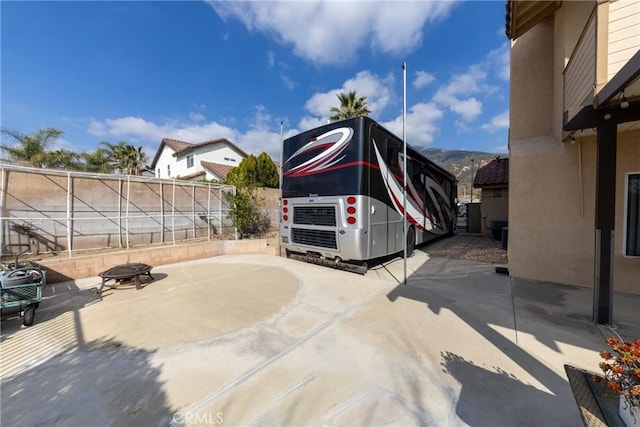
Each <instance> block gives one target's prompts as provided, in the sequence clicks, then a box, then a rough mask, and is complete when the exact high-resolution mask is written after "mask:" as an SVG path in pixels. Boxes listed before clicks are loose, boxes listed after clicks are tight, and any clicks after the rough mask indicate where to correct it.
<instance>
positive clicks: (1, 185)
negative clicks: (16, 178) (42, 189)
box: [0, 167, 7, 253]
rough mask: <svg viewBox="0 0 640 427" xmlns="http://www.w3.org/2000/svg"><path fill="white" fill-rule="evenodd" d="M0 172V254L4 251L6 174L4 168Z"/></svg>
mask: <svg viewBox="0 0 640 427" xmlns="http://www.w3.org/2000/svg"><path fill="white" fill-rule="evenodd" d="M0 170H1V171H2V177H1V178H0V253H2V251H3V250H4V243H5V239H4V238H5V235H4V217H5V215H4V211H5V208H6V207H7V206H6V202H5V198H6V194H7V184H6V178H7V173H6V172H5V170H4V167H0Z"/></svg>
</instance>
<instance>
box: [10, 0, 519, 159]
mask: <svg viewBox="0 0 640 427" xmlns="http://www.w3.org/2000/svg"><path fill="white" fill-rule="evenodd" d="M0 8H1V9H0V13H1V34H0V36H1V39H0V47H1V61H2V62H1V73H2V74H1V93H0V97H1V112H0V119H1V124H2V127H4V128H9V129H14V130H19V131H21V132H23V133H31V132H33V131H35V130H37V129H40V128H44V127H55V128H58V129H60V130H62V131H64V135H63V137H62V138H61V139H60V140H59V141H57V142H56V144H55V146H54V147H53V148H66V149H71V150H74V151H77V152H88V151H92V150H94V149H95V148H96V147H97V144H98V143H99V142H100V141H108V142H111V143H117V142H119V141H127V142H129V143H131V144H133V145H135V146H143V147H144V149H145V151H146V152H147V154H148V155H149V157H150V159H151V158H152V157H153V154H154V153H155V151H156V149H157V148H158V146H159V144H160V141H161V139H162V138H165V137H167V138H174V139H178V140H183V141H187V142H192V143H197V142H202V141H206V140H209V139H215V138H219V137H226V138H229V139H230V140H231V141H233V142H234V143H236V144H238V145H239V146H240V147H242V148H243V149H244V150H245V151H247V152H249V153H254V154H259V153H260V152H262V151H266V152H267V153H269V154H270V155H272V156H273V157H274V158H275V159H278V158H279V152H280V149H279V144H280V122H281V121H282V122H284V133H285V137H286V136H289V135H293V134H296V133H298V132H301V131H304V130H308V129H310V128H313V127H316V126H319V125H321V124H324V123H326V121H327V118H328V116H329V115H330V114H329V109H330V107H332V106H337V105H338V101H337V97H336V94H337V93H339V92H346V91H349V90H356V91H357V93H358V94H359V95H364V96H367V100H368V103H369V107H370V109H371V110H372V112H371V114H370V116H371V117H373V118H374V119H376V120H377V121H379V122H380V123H382V124H384V125H385V126H386V127H387V128H389V129H390V130H392V131H394V132H395V133H396V134H397V135H398V136H402V104H403V74H402V68H401V64H402V62H406V63H407V142H408V143H409V144H411V145H414V146H431V147H438V148H447V149H468V150H480V151H489V152H506V151H507V131H508V126H509V124H508V120H509V118H508V109H509V92H508V90H509V88H508V80H509V43H508V40H507V38H506V36H505V35H504V10H505V9H504V1H467V2H451V1H435V2H428V1H412V2H400V1H394V2H374V1H363V0H360V1H349V2H342V1H329V2H316V1H305V2H303V1H282V2H266V1H261V2H217V1H214V2H199V1H187V2H168V1H147V2H125V1H117V2H94V1H88V2H76V1H69V2H13V1H2V2H1V4H0ZM3 142H5V143H6V142H8V141H6V140H5V141H3Z"/></svg>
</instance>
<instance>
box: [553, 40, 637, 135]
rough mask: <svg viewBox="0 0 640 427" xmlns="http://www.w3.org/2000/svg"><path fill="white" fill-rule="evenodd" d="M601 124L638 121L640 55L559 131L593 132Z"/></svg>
mask: <svg viewBox="0 0 640 427" xmlns="http://www.w3.org/2000/svg"><path fill="white" fill-rule="evenodd" d="M623 102H625V104H623ZM565 117H568V112H565ZM602 120H614V121H615V122H616V123H618V124H623V123H629V122H634V121H638V120H640V51H638V52H636V54H635V55H633V56H632V57H631V59H630V60H629V61H628V62H627V63H626V64H625V65H624V67H622V68H621V69H620V71H618V72H617V73H616V75H615V76H613V78H612V79H611V80H609V82H608V83H607V84H606V85H605V86H604V87H603V88H602V89H601V90H600V92H598V94H597V95H596V96H595V99H594V102H593V105H586V106H584V107H582V108H581V109H580V110H579V111H578V112H577V113H576V114H572V119H571V120H569V121H565V124H564V126H563V127H562V129H563V130H565V131H575V130H580V129H587V128H593V127H597V126H598V124H599V123H600V122H601V121H602Z"/></svg>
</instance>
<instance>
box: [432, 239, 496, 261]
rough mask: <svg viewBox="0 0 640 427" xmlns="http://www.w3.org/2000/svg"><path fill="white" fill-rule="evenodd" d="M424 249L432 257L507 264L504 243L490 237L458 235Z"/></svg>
mask: <svg viewBox="0 0 640 427" xmlns="http://www.w3.org/2000/svg"><path fill="white" fill-rule="evenodd" d="M421 249H423V250H424V251H425V252H426V253H427V254H429V255H430V256H432V257H441V258H452V259H464V260H468V261H477V262H486V263H490V264H507V261H508V259H507V251H506V250H504V249H502V242H500V241H498V240H493V239H491V238H489V237H484V236H477V235H469V234H457V235H455V236H453V237H449V238H446V239H442V240H439V241H437V242H434V243H431V244H427V245H425V246H424V247H423V248H421Z"/></svg>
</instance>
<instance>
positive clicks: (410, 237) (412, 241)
mask: <svg viewBox="0 0 640 427" xmlns="http://www.w3.org/2000/svg"><path fill="white" fill-rule="evenodd" d="M415 248H416V230H415V228H413V227H409V230H408V231H407V258H409V257H412V256H413V253H414V252H415Z"/></svg>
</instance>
